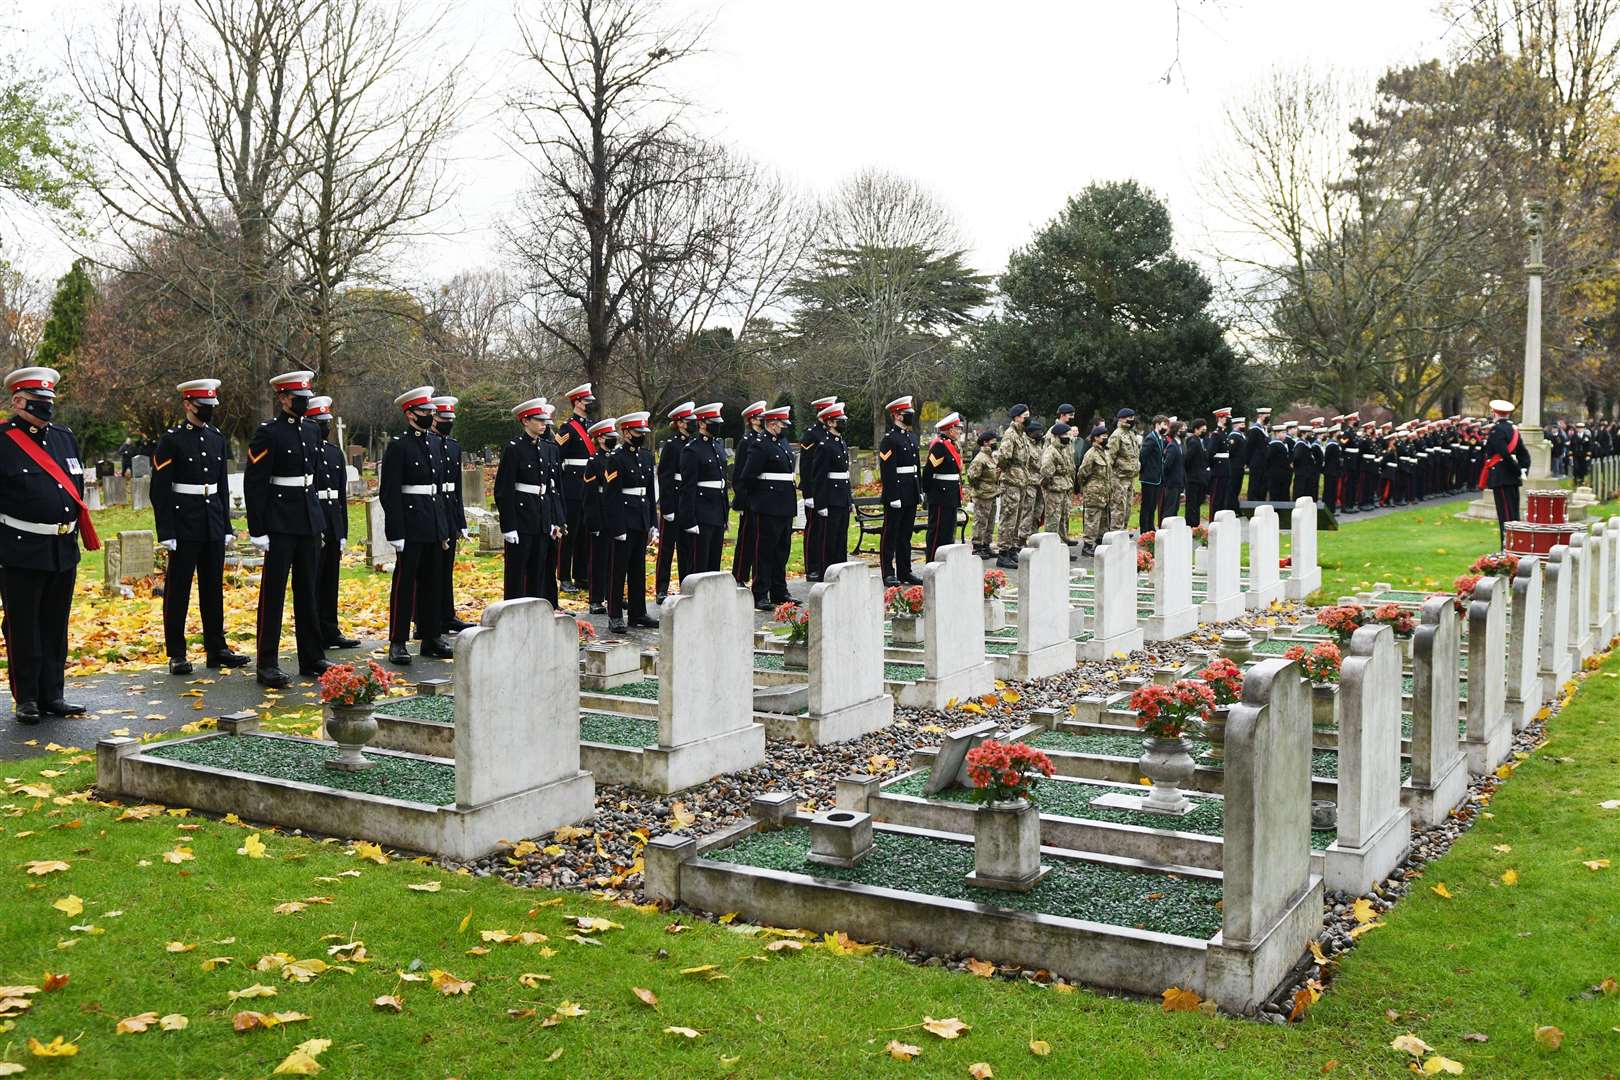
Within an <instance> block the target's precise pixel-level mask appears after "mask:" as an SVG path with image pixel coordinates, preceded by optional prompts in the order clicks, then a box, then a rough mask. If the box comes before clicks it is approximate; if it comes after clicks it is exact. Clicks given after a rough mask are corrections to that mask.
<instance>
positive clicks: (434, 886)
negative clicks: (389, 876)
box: [405, 881, 439, 892]
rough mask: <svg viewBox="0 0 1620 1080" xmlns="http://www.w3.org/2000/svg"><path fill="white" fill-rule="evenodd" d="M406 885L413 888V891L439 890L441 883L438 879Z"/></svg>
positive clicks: (410, 888)
mask: <svg viewBox="0 0 1620 1080" xmlns="http://www.w3.org/2000/svg"><path fill="white" fill-rule="evenodd" d="M405 887H406V888H407V889H409V890H411V891H412V892H438V891H439V883H438V882H437V881H418V882H417V883H416V884H414V885H407V886H405Z"/></svg>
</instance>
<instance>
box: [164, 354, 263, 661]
mask: <svg viewBox="0 0 1620 1080" xmlns="http://www.w3.org/2000/svg"><path fill="white" fill-rule="evenodd" d="M175 389H177V390H179V391H180V398H181V402H182V406H183V408H184V409H185V417H186V419H185V422H184V423H182V424H180V425H178V426H176V427H172V428H170V429H169V430H168V431H165V432H164V433H163V437H162V438H160V439H159V440H158V445H157V452H156V453H155V454H154V455H153V457H152V516H153V518H155V519H156V522H157V538H158V543H160V544H162V545H163V546H164V547H166V548H168V549H169V565H168V569H167V570H166V571H165V572H164V574H163V644H164V646H165V649H166V650H167V652H168V655H169V674H171V675H190V674H191V673H192V671H193V668H192V665H191V661H190V660H188V659H186V612H187V611H188V610H189V609H190V607H191V579H192V576H193V575H195V576H196V578H197V613H198V614H199V615H200V616H202V628H203V655H204V656H206V657H207V659H208V666H209V667H211V668H220V667H241V666H242V665H243V664H245V663H247V657H245V656H241V655H239V654H237V653H235V652H232V651H231V648H230V646H229V645H227V644H225V580H224V579H225V543H226V541H227V540H229V539H230V535H231V511H230V502H229V499H230V493H229V491H228V490H227V487H226V482H225V436H223V435H221V434H220V433H219V431H218V429H216V428H215V427H214V426H213V425H212V424H210V423H209V420H211V419H212V418H213V415H214V410H215V409H216V408H217V407H218V406H219V380H218V379H192V380H191V381H190V382H183V383H181V384H180V385H179V386H177V387H176V388H175Z"/></svg>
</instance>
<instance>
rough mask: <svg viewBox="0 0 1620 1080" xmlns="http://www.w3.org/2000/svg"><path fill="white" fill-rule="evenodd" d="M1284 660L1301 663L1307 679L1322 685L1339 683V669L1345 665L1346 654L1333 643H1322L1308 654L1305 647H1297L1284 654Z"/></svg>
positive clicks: (1301, 668) (1300, 665)
mask: <svg viewBox="0 0 1620 1080" xmlns="http://www.w3.org/2000/svg"><path fill="white" fill-rule="evenodd" d="M1283 659H1285V660H1297V661H1299V669H1300V671H1302V672H1304V674H1305V677H1306V678H1307V679H1309V680H1311V682H1313V683H1316V684H1319V685H1320V684H1328V683H1336V682H1338V681H1339V668H1340V667H1341V666H1342V665H1343V663H1344V654H1343V653H1341V652H1340V651H1339V647H1338V646H1337V645H1335V644H1333V643H1332V642H1331V641H1321V642H1318V643H1317V644H1316V645H1315V646H1314V647H1313V648H1312V649H1311V651H1310V652H1306V651H1305V646H1303V645H1295V646H1294V647H1293V648H1291V649H1289V650H1288V651H1287V652H1285V653H1283Z"/></svg>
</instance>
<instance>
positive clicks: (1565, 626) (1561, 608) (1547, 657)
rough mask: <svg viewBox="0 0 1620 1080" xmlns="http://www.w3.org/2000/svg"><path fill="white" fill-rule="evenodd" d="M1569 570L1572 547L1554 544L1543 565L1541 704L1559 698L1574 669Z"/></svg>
mask: <svg viewBox="0 0 1620 1080" xmlns="http://www.w3.org/2000/svg"><path fill="white" fill-rule="evenodd" d="M1569 567H1570V561H1569V548H1568V547H1567V546H1566V545H1564V544H1555V545H1553V549H1552V550H1551V551H1549V552H1548V553H1547V557H1546V559H1544V560H1543V561H1542V564H1541V572H1542V582H1541V648H1540V649H1538V650H1537V659H1536V663H1537V672H1536V674H1537V676H1538V677H1539V678H1540V679H1541V700H1542V701H1551V700H1553V699H1554V698H1556V697H1557V696H1558V689H1559V687H1561V686H1563V685H1564V684H1565V683H1566V682H1568V681H1569V676H1570V673H1571V672H1572V671H1573V670H1574V668H1573V667H1572V666H1571V664H1570V658H1571V654H1570V650H1569V622H1570V619H1569V608H1570V596H1569V588H1570V576H1571V575H1570V569H1569Z"/></svg>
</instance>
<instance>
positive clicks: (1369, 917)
mask: <svg viewBox="0 0 1620 1080" xmlns="http://www.w3.org/2000/svg"><path fill="white" fill-rule="evenodd" d="M1350 914H1352V915H1354V916H1355V917H1356V922H1358V923H1370V922H1372V921H1373V920H1374V919H1376V918H1378V909H1377V908H1375V907H1373V903H1372V901H1371V900H1368V899H1367V898H1366V897H1362V898H1360V899H1359V900H1357V901H1356V902H1355V903H1354V904H1353V905H1351V908H1350Z"/></svg>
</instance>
